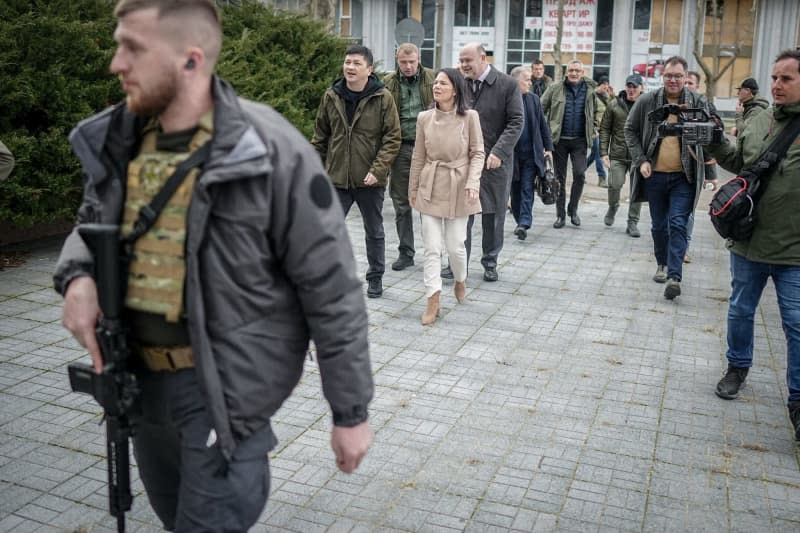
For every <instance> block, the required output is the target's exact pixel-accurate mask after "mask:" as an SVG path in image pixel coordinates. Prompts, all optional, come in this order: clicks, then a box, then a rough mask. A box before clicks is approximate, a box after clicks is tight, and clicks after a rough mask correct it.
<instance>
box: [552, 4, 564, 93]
mask: <svg viewBox="0 0 800 533" xmlns="http://www.w3.org/2000/svg"><path fill="white" fill-rule="evenodd" d="M563 33H564V0H558V22H556V42H555V43H553V69H554V72H553V81H555V82H560V81H561V37H562V36H563V35H562V34H563Z"/></svg>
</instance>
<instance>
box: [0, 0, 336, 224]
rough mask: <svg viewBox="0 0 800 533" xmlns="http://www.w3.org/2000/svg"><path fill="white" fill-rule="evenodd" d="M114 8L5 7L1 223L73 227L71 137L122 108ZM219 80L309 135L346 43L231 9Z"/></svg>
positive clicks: (12, 2) (245, 6)
mask: <svg viewBox="0 0 800 533" xmlns="http://www.w3.org/2000/svg"><path fill="white" fill-rule="evenodd" d="M113 5H114V2H112V1H109V0H0V13H3V14H4V15H3V17H2V18H0V139H2V140H3V142H4V143H5V144H6V145H7V146H8V147H9V149H11V151H12V152H13V153H14V156H15V158H16V160H17V167H16V169H15V170H14V172H13V173H12V175H11V177H10V178H9V179H8V180H7V181H5V182H3V183H0V221H11V222H13V223H14V224H15V225H18V226H20V227H27V226H31V225H34V224H37V223H47V222H53V221H57V220H64V219H70V218H72V217H73V216H74V213H75V210H76V209H77V206H78V202H79V201H80V195H81V178H80V169H79V166H78V162H77V160H76V159H75V157H74V155H73V154H72V152H71V150H70V147H69V144H68V141H67V135H68V133H69V131H70V130H71V129H72V128H73V127H74V126H75V124H76V123H77V122H78V121H79V120H81V119H82V118H85V117H87V116H89V115H91V114H93V113H96V112H98V111H100V110H102V109H104V108H105V107H107V106H109V105H111V104H113V103H115V102H118V101H119V100H120V99H121V98H122V97H123V95H122V93H121V92H120V88H119V82H118V81H117V80H116V78H115V77H114V76H112V75H111V74H110V73H109V70H108V67H109V63H110V61H111V57H112V56H113V52H114V42H113V39H112V33H113V30H114V26H115V21H114V19H113V17H112V14H111V13H112V10H113ZM223 21H224V34H225V36H224V39H223V50H222V54H221V57H220V62H219V65H218V72H219V73H220V74H221V75H222V76H223V77H225V78H226V79H227V80H228V81H230V82H231V83H232V84H233V86H234V87H235V88H236V89H237V91H239V93H240V94H241V95H243V96H246V97H248V98H252V99H254V100H258V101H262V102H266V103H268V104H270V105H272V106H273V107H275V108H276V109H277V110H278V111H280V112H281V113H283V114H284V115H285V116H286V117H287V118H288V119H289V120H290V121H291V122H292V123H293V124H294V125H295V126H296V127H297V128H298V129H299V130H300V131H302V132H303V133H304V134H305V135H307V136H309V137H310V135H311V133H312V130H313V121H314V114H315V113H316V109H317V106H318V105H319V101H320V99H321V97H322V94H323V92H324V91H325V89H326V88H327V87H328V86H329V85H330V83H331V82H332V81H333V79H334V78H336V76H337V75H338V73H339V72H340V68H341V63H342V57H343V53H344V49H345V47H346V43H345V42H344V41H343V40H341V39H339V38H337V37H335V36H333V35H331V34H330V33H329V32H327V31H326V30H325V28H324V27H323V26H322V25H321V24H320V23H318V22H315V21H312V20H310V19H309V18H307V17H304V16H299V15H292V14H286V13H277V12H274V11H273V10H271V9H269V8H267V7H265V6H263V4H261V3H259V2H257V1H256V0H245V1H243V2H241V5H239V6H229V7H225V8H224V9H223Z"/></svg>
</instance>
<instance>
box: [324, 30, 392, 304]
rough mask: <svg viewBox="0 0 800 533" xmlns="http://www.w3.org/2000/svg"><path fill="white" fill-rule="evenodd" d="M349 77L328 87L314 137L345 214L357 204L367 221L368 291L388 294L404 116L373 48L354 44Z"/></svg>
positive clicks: (376, 295)
mask: <svg viewBox="0 0 800 533" xmlns="http://www.w3.org/2000/svg"><path fill="white" fill-rule="evenodd" d="M342 70H343V73H344V77H343V78H340V79H338V80H336V81H335V82H334V83H333V86H332V87H331V88H330V89H328V90H327V91H325V95H324V96H323V97H322V102H320V104H319V110H317V118H316V122H315V124H314V137H313V138H312V139H311V144H312V145H314V148H316V150H317V153H318V154H319V157H320V159H322V163H323V164H324V165H325V171H326V172H327V173H328V175H329V176H330V177H331V180H332V181H333V186H334V187H335V188H336V192H337V193H338V196H339V202H340V203H341V204H342V208H343V209H344V214H345V216H346V215H347V213H348V211H350V207H351V206H352V205H353V203H355V204H356V205H358V210H359V211H361V218H362V219H363V221H364V234H365V241H366V245H367V262H368V263H369V268H368V269H367V276H366V277H367V285H368V286H367V296H369V297H370V298H379V297H380V296H381V295H382V294H383V273H384V270H385V266H384V265H385V257H386V242H385V238H384V233H383V198H384V195H385V193H386V181H387V180H386V179H387V177H388V175H389V169H391V168H392V163H393V162H394V160H395V157H397V152H398V151H399V150H400V139H401V137H400V119H399V118H398V116H397V106H395V103H394V98H392V95H391V94H390V93H389V91H387V90H386V88H385V87H384V86H383V84H382V83H381V82H380V81H379V80H378V77H377V76H375V74H373V73H372V52H371V51H370V49H369V48H367V47H366V46H362V45H360V44H352V45H350V46H348V47H347V50H345V59H344V65H343V67H342Z"/></svg>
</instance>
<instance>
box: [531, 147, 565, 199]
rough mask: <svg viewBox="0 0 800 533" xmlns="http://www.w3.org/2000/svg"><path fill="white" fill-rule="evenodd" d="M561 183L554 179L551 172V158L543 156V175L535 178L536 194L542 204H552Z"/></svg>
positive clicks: (553, 174)
mask: <svg viewBox="0 0 800 533" xmlns="http://www.w3.org/2000/svg"><path fill="white" fill-rule="evenodd" d="M560 188H561V184H560V183H559V182H558V180H557V179H556V176H555V173H554V172H553V159H552V158H551V157H550V156H545V158H544V176H538V177H537V178H536V194H538V195H539V198H540V199H541V200H542V203H543V204H544V205H553V204H554V203H556V198H558V191H559V189H560Z"/></svg>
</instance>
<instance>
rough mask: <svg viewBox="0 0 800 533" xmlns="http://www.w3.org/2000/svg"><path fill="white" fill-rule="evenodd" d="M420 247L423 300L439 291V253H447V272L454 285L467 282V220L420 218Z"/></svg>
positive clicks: (463, 218)
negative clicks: (445, 251)
mask: <svg viewBox="0 0 800 533" xmlns="http://www.w3.org/2000/svg"><path fill="white" fill-rule="evenodd" d="M421 217H422V245H423V246H424V247H425V252H424V257H425V263H424V264H423V277H424V280H425V296H426V297H427V298H430V297H431V296H433V295H434V294H435V293H436V292H437V291H441V290H442V277H441V272H442V252H443V251H444V250H443V248H445V249H446V250H447V255H448V256H449V258H450V268H451V269H452V270H453V278H454V279H455V280H456V281H464V280H466V279H467V249H466V247H465V246H464V240H465V239H466V238H467V219H468V217H456V218H439V217H434V216H431V215H425V214H421Z"/></svg>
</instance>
